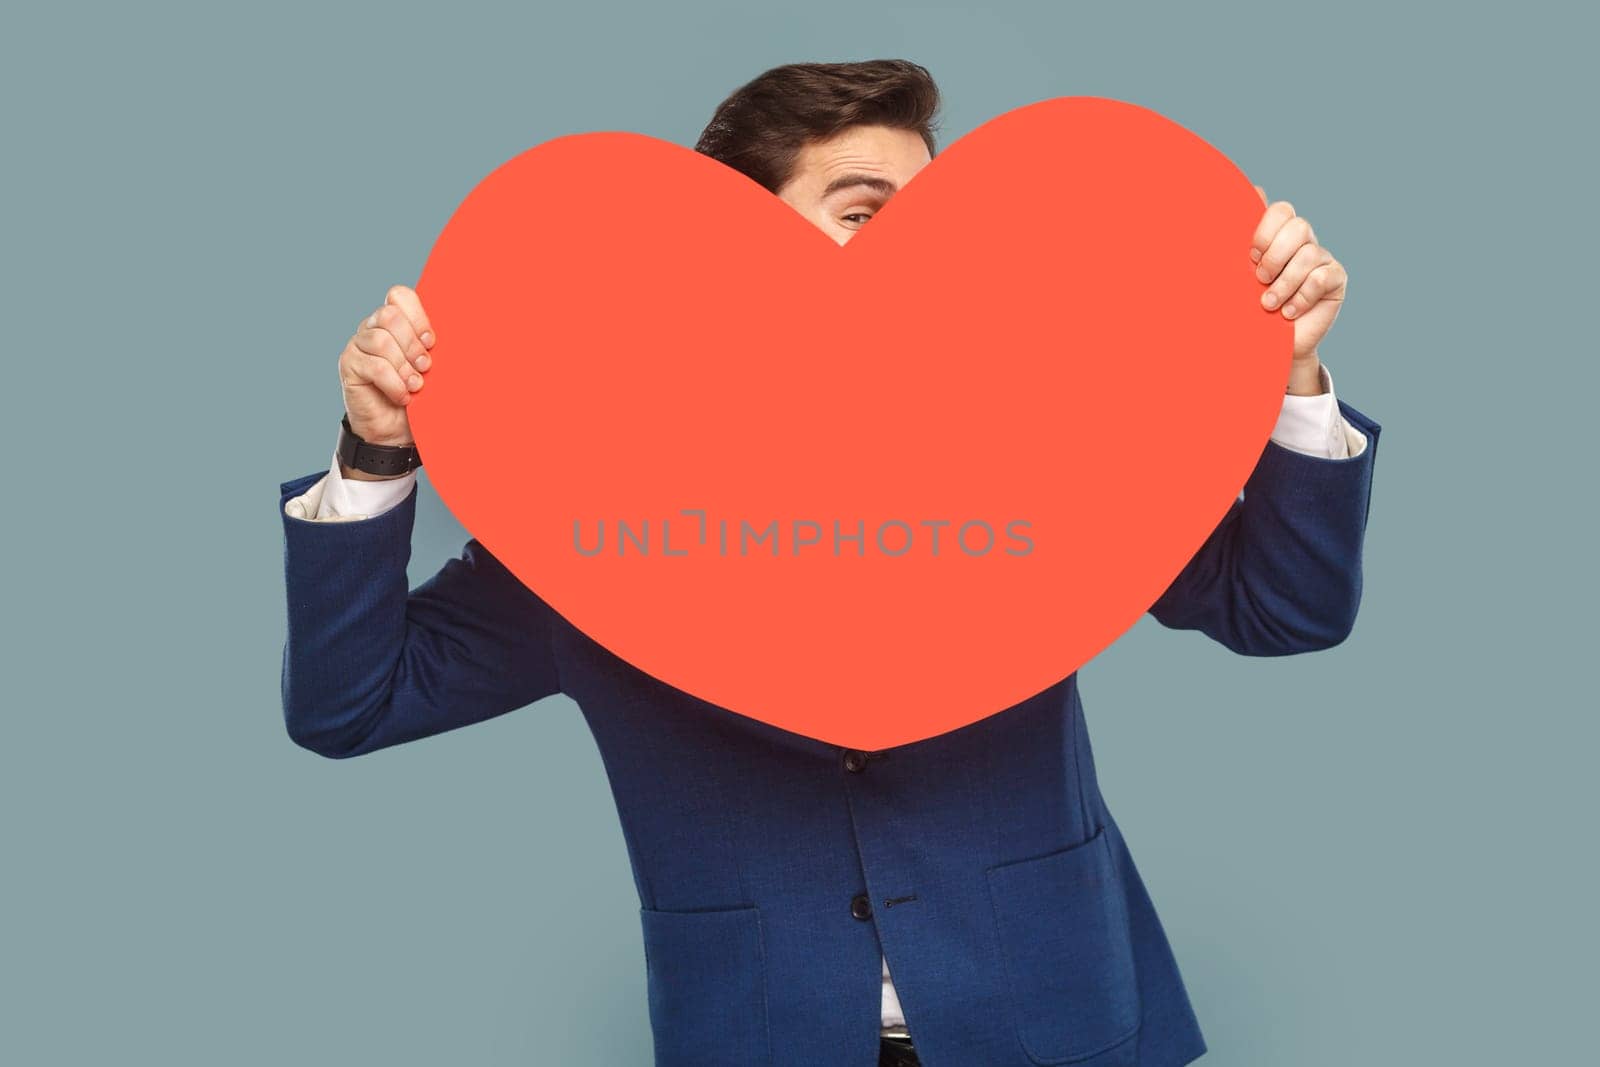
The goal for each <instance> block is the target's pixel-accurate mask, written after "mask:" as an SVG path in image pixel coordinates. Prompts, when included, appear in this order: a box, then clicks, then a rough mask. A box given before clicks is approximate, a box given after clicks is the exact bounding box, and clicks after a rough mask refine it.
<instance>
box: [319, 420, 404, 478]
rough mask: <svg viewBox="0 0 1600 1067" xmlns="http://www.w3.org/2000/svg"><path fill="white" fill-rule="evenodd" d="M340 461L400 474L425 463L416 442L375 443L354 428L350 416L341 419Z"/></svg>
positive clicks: (371, 471) (369, 471) (361, 468)
mask: <svg viewBox="0 0 1600 1067" xmlns="http://www.w3.org/2000/svg"><path fill="white" fill-rule="evenodd" d="M338 452H339V462H340V463H342V464H344V465H345V466H346V467H349V468H351V469H352V470H358V471H364V472H366V473H367V474H383V475H397V474H405V473H407V472H408V471H414V470H416V469H417V468H418V467H420V466H422V454H421V453H420V452H418V451H417V446H416V445H375V444H372V443H371V442H368V441H364V440H362V438H361V437H360V436H359V435H358V434H357V433H356V432H355V431H354V430H352V429H351V428H350V415H349V413H348V412H346V413H345V414H344V415H343V416H342V417H341V418H340V419H339V448H338Z"/></svg>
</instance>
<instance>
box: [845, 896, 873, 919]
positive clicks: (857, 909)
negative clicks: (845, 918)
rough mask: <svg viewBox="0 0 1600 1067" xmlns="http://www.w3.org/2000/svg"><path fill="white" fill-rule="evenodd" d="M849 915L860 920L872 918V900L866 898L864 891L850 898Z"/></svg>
mask: <svg viewBox="0 0 1600 1067" xmlns="http://www.w3.org/2000/svg"><path fill="white" fill-rule="evenodd" d="M850 916H851V917H852V918H855V919H860V920H861V921H862V922H866V921H867V920H868V919H870V918H872V901H870V900H868V899H867V895H866V894H865V893H861V894H859V895H857V896H853V897H851V898H850Z"/></svg>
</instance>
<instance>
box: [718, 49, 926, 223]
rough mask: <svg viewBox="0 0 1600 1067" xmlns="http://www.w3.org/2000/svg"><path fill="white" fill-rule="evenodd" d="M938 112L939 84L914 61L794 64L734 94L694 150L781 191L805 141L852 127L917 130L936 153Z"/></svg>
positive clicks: (773, 72)
mask: <svg viewBox="0 0 1600 1067" xmlns="http://www.w3.org/2000/svg"><path fill="white" fill-rule="evenodd" d="M938 112H939V87H938V86H937V85H935V84H934V82H933V76H932V75H930V74H929V73H928V71H927V69H926V68H924V67H921V66H919V65H917V64H916V63H911V62H909V61H907V60H904V59H873V60H867V61H865V62H860V63H791V64H789V65H787V66H782V67H773V68H772V69H771V70H769V71H767V72H766V73H765V74H762V75H760V76H759V77H757V78H756V79H755V80H753V81H751V82H749V83H748V84H746V85H743V86H741V87H740V88H738V89H735V90H734V91H733V93H732V95H730V96H729V97H728V98H727V99H726V100H724V101H723V102H722V103H721V104H719V105H718V106H717V110H716V113H715V114H713V115H712V116H711V122H710V123H708V124H707V126H706V128H705V130H704V131H703V132H702V133H701V134H700V140H699V141H698V142H697V143H696V144H695V146H694V147H695V151H697V152H704V153H705V154H706V155H708V156H710V157H711V158H713V159H716V160H720V161H721V162H723V163H726V164H727V165H728V166H730V167H732V168H733V169H734V170H737V171H739V172H741V173H742V174H744V175H746V176H747V177H749V178H752V179H754V180H755V181H756V182H759V183H760V184H761V185H762V186H764V187H765V188H766V189H767V190H768V191H769V192H774V193H775V192H777V191H778V190H779V189H780V188H782V187H783V184H784V183H785V182H787V181H788V180H789V176H790V174H791V173H792V172H793V170H794V161H795V157H796V156H797V155H799V153H800V149H801V148H802V147H804V146H805V145H806V143H807V142H810V141H821V140H827V139H828V138H829V137H832V136H833V135H834V134H837V133H840V132H842V131H844V130H846V129H848V128H849V127H851V126H889V127H892V128H894V129H901V130H912V131H914V132H916V133H918V134H921V135H922V140H923V143H925V144H926V145H927V146H928V154H929V155H930V156H931V155H933V154H934V152H935V147H934V138H933V135H934V130H935V129H936V124H935V120H936V118H937V116H938Z"/></svg>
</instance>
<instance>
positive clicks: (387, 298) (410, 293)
mask: <svg viewBox="0 0 1600 1067" xmlns="http://www.w3.org/2000/svg"><path fill="white" fill-rule="evenodd" d="M383 302H384V303H385V304H390V305H393V306H394V307H397V308H399V309H400V310H401V311H402V312H404V313H405V316H406V318H407V319H408V320H409V321H410V322H411V329H412V331H413V332H415V333H416V335H417V337H419V338H420V339H421V340H422V343H423V345H424V346H425V347H427V348H432V347H433V324H432V323H430V322H429V321H428V313H427V312H426V311H423V310H422V298H421V297H419V296H418V295H417V291H416V290H415V289H413V288H411V287H410V286H407V285H392V286H390V287H389V292H388V293H387V294H385V295H384V298H383Z"/></svg>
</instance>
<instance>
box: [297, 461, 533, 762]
mask: <svg viewBox="0 0 1600 1067" xmlns="http://www.w3.org/2000/svg"><path fill="white" fill-rule="evenodd" d="M325 473H326V472H323V471H318V472H317V473H315V474H310V475H306V476H304V477H301V478H297V479H295V480H294V481H291V482H285V483H283V484H282V485H280V486H279V501H278V514H279V517H280V518H281V520H282V522H283V528H284V574H285V579H286V585H287V593H288V632H287V637H286V639H285V641H284V646H283V676H282V689H283V715H284V723H285V725H286V726H287V728H288V732H289V736H290V738H292V739H293V740H294V742H295V743H296V744H298V745H300V746H302V747H304V748H307V749H310V750H311V751H313V752H316V753H318V754H320V755H323V756H327V757H330V758H333V759H343V758H346V757H349V756H359V755H362V754H364V753H368V752H373V751H375V750H377V749H380V748H387V747H388V746H390V745H398V744H402V743H404V742H406V741H412V740H415V739H417V738H421V737H428V736H430V735H432V734H437V733H442V732H444V731H446V730H453V729H455V728H457V727H460V726H467V725H469V724H471V723H475V722H481V721H483V720H484V719H489V718H493V717H494V716H496V715H503V714H505V713H506V712H509V711H514V710H516V709H517V708H520V707H523V706H525V705H527V704H530V703H532V702H533V701H536V700H539V699H540V698H542V697H546V696H550V695H552V694H554V693H557V692H559V691H560V680H559V677H558V674H557V671H556V666H555V662H554V657H553V655H552V652H551V634H552V632H553V631H552V624H553V620H554V617H555V616H554V613H553V612H552V610H551V609H550V608H549V606H548V605H546V604H545V603H544V601H543V600H541V599H540V598H539V597H537V596H536V595H534V594H533V593H532V592H530V591H529V590H528V589H527V588H526V587H525V586H524V585H522V583H521V582H520V581H518V580H517V578H516V577H515V576H514V575H513V574H511V572H510V571H509V570H507V569H506V567H505V566H504V565H503V564H502V563H501V562H500V561H499V560H498V559H496V558H495V557H494V556H493V555H492V554H490V552H489V550H488V549H486V548H485V547H484V546H483V545H482V544H481V543H480V542H478V541H477V540H476V539H473V540H470V541H468V542H467V544H466V546H465V547H464V548H463V549H462V552H461V555H460V556H459V557H458V558H456V559H452V560H449V561H447V562H446V563H445V564H444V566H443V568H442V569H440V570H439V571H438V573H436V574H435V575H434V576H433V577H431V578H429V579H428V580H427V581H426V582H424V583H423V584H421V585H420V586H418V587H417V588H416V589H412V590H408V588H407V586H408V579H407V576H406V565H407V563H408V562H409V561H410V558H411V529H412V523H413V521H414V519H415V516H416V500H417V492H416V489H415V487H413V488H412V491H411V492H410V493H409V494H408V495H407V496H406V498H405V500H404V501H402V502H401V503H400V504H397V505H395V506H394V507H393V508H390V509H389V510H388V511H385V512H383V513H382V514H379V515H375V516H373V517H371V518H367V519H357V520H352V521H345V522H316V521H312V520H309V519H304V518H296V517H294V516H292V515H290V514H289V513H287V512H286V511H285V505H286V504H287V503H288V501H289V500H290V499H292V498H294V497H297V496H299V495H300V494H302V493H304V492H306V490H307V489H308V488H309V487H310V486H311V485H313V484H315V483H316V481H317V479H318V478H321V477H322V476H323V475H324V474H325Z"/></svg>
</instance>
